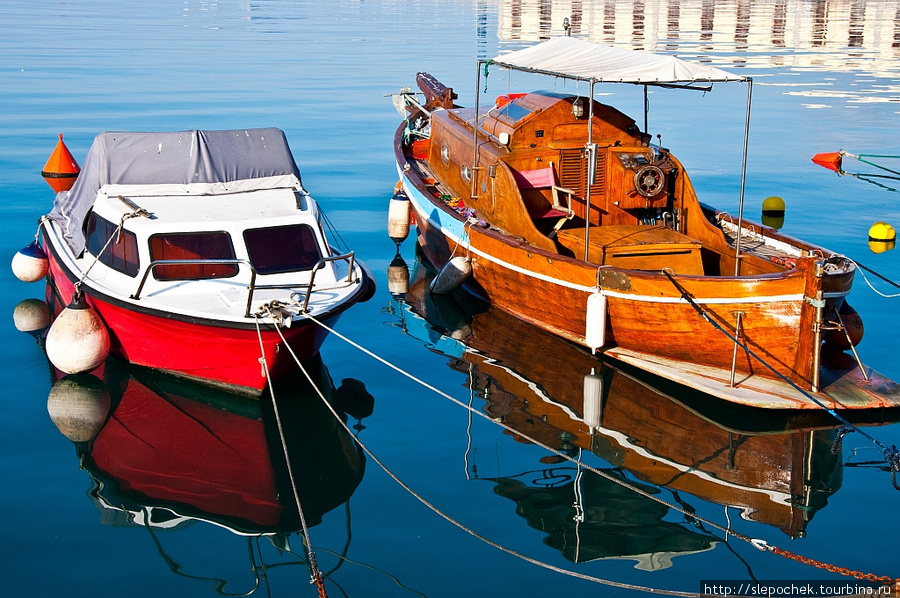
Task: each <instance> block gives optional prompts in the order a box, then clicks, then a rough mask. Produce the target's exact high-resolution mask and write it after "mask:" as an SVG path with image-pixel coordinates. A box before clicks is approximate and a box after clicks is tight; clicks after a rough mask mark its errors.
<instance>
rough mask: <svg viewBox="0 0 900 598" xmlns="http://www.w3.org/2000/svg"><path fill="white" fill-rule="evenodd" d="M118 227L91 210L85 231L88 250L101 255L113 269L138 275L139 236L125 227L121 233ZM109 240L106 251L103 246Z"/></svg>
mask: <svg viewBox="0 0 900 598" xmlns="http://www.w3.org/2000/svg"><path fill="white" fill-rule="evenodd" d="M118 228H119V227H118V225H116V224H113V223H112V222H110V221H109V220H106V219H105V218H101V217H100V216H97V215H96V214H94V213H93V212H91V215H90V217H89V218H88V223H87V230H86V231H85V237H86V238H87V243H86V246H87V250H88V252H89V253H91V254H92V255H95V256H99V258H100V262H101V263H103V264H106V265H107V266H109V267H110V268H112V269H113V270H116V271H118V272H122V273H123V274H127V275H128V276H137V273H138V270H139V265H140V264H139V261H138V248H137V238H136V237H135V236H134V233H133V232H131V231H127V230H124V229H123V230H122V231H121V234H120V233H119V232H118ZM110 238H112V240H111V241H110ZM107 241H109V246H107V247H106V250H105V251H104V249H103V247H104V246H106V243H107ZM100 252H103V253H102V254H101V253H100Z"/></svg>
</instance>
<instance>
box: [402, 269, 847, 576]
mask: <svg viewBox="0 0 900 598" xmlns="http://www.w3.org/2000/svg"><path fill="white" fill-rule="evenodd" d="M433 275H434V273H433V271H432V270H431V269H430V268H427V267H426V266H424V265H422V264H421V263H420V262H417V263H416V264H415V267H414V272H413V275H412V277H411V282H410V287H409V291H408V293H406V294H405V295H400V294H398V295H395V298H396V299H397V300H398V302H399V307H400V308H401V309H402V313H400V314H398V317H401V318H402V319H403V321H404V325H403V327H402V328H403V330H404V331H405V332H406V333H407V334H411V335H413V336H417V337H418V338H420V339H421V340H422V341H423V342H424V343H426V344H427V345H428V346H429V347H431V348H432V349H434V350H436V351H439V352H441V353H442V354H444V355H446V356H447V357H448V358H449V360H448V365H449V366H450V367H451V368H453V369H455V370H458V371H459V372H463V373H465V374H466V375H468V376H469V382H468V383H467V385H468V386H470V387H471V389H472V392H473V393H474V394H473V396H476V397H478V398H480V399H481V400H482V401H483V402H484V403H483V406H482V407H481V408H482V410H483V411H484V412H485V413H486V414H488V415H489V416H490V418H492V419H493V420H494V421H498V422H502V423H503V424H504V425H505V426H507V427H508V428H510V429H511V430H513V431H514V432H509V431H507V432H506V433H507V434H510V435H511V436H512V437H513V438H514V439H515V440H516V441H518V442H522V443H526V444H527V443H530V442H531V440H529V439H533V440H535V441H537V442H539V443H541V444H544V445H546V446H549V447H550V448H552V449H555V450H558V451H560V452H562V453H565V454H567V455H569V456H571V457H573V458H574V459H576V460H577V462H578V464H577V465H576V464H575V463H573V462H571V461H565V460H562V459H561V458H560V457H558V456H555V455H550V456H548V457H545V458H544V459H542V460H541V462H542V465H541V466H540V468H538V469H530V470H529V471H527V472H523V473H521V474H519V475H515V476H506V477H501V478H483V477H482V478H481V479H490V481H491V482H493V483H494V484H495V492H496V493H497V494H498V495H500V496H503V497H506V498H509V499H510V500H512V501H514V502H515V505H516V512H517V513H518V514H519V515H520V516H522V517H523V518H524V519H525V520H526V521H527V522H528V524H529V525H530V526H532V527H534V528H536V529H539V530H542V531H544V532H546V534H547V536H546V538H545V540H544V541H545V543H547V544H548V545H550V546H553V547H555V548H557V549H559V550H560V551H562V553H563V554H564V555H565V556H566V558H569V559H570V560H573V561H576V562H584V561H587V560H591V559H597V558H627V559H631V560H634V561H636V563H637V565H636V566H637V567H638V568H642V569H648V570H653V569H659V568H664V567H668V566H670V565H671V559H672V557H673V556H675V555H680V554H688V553H694V552H698V551H703V550H709V549H711V548H713V547H714V546H715V544H716V542H717V541H718V540H717V538H716V536H715V535H713V534H711V533H710V532H709V531H708V530H705V529H704V528H703V526H702V525H699V524H698V523H697V522H696V521H693V520H691V518H690V517H688V516H683V520H682V521H681V522H673V515H674V516H676V517H678V516H679V514H678V513H671V512H669V511H670V509H669V508H668V507H666V506H665V505H663V504H661V503H660V502H657V501H654V500H652V499H651V498H649V497H648V496H645V495H641V494H638V493H635V492H633V491H632V490H629V489H625V488H623V487H621V486H619V485H618V484H616V483H615V482H614V480H613V478H615V479H622V480H628V482H629V483H630V484H631V485H633V486H636V487H638V488H640V489H641V490H642V491H643V492H644V493H646V494H649V495H652V496H658V497H659V498H661V499H663V500H664V501H665V502H666V503H668V504H673V505H674V504H677V505H678V506H679V507H680V508H682V509H684V510H685V511H686V512H687V513H691V512H693V510H694V509H695V508H697V509H699V508H700V507H701V505H700V503H699V501H697V500H695V499H700V500H702V501H708V502H710V503H714V504H717V505H723V506H725V507H727V508H728V509H726V511H728V510H729V509H732V508H733V509H736V510H737V511H738V513H739V514H740V516H741V517H742V518H744V519H746V520H749V521H754V522H759V523H763V524H766V525H770V526H773V527H775V528H778V529H780V530H782V531H783V532H784V533H785V534H787V535H788V536H790V537H799V536H803V535H804V534H805V533H806V530H807V528H808V526H809V524H810V522H811V521H812V519H813V517H814V516H815V514H816V513H817V512H818V511H819V510H821V509H823V508H825V506H826V505H827V503H828V498H829V497H830V496H831V495H832V494H833V493H835V492H837V491H838V490H839V489H840V487H841V482H842V473H843V469H842V460H841V454H840V446H839V443H836V442H835V440H836V438H837V432H836V431H835V429H834V428H833V427H832V424H833V421H830V420H829V419H828V417H827V415H824V416H822V415H823V414H808V413H784V412H782V413H778V414H765V413H763V414H760V413H759V410H753V409H749V408H746V407H741V406H737V405H734V406H732V405H729V404H725V403H723V402H722V401H718V400H716V399H711V398H709V397H706V396H704V395H700V394H698V393H696V392H693V391H690V390H687V389H684V388H682V387H679V386H677V385H675V384H672V383H668V382H666V381H664V380H662V379H657V378H655V377H653V376H651V375H649V374H646V373H644V372H640V371H638V370H634V369H632V368H628V367H627V366H624V365H620V364H614V363H604V362H602V361H600V360H599V359H597V358H596V357H594V356H592V355H591V354H590V353H589V352H587V351H584V350H582V349H581V348H580V347H577V346H574V345H572V344H569V343H567V342H565V341H564V340H562V339H560V338H557V337H555V336H552V335H549V334H546V333H543V332H541V331H540V330H537V329H535V328H533V327H530V326H528V325H527V324H525V323H523V322H521V321H520V320H518V319H516V318H513V317H510V316H508V315H507V314H505V313H504V312H502V311H499V310H495V309H490V308H487V307H486V306H484V305H482V304H480V303H478V302H477V301H476V300H474V299H471V298H470V297H469V296H468V295H466V294H465V293H459V294H457V295H452V296H437V295H431V294H430V293H428V292H427V287H428V282H429V281H430V279H431V277H433ZM457 339H459V340H457ZM460 341H462V342H460ZM589 387H593V388H594V390H593V391H589V390H586V389H588V388H589ZM597 391H598V392H597ZM595 392H596V395H597V399H596V400H597V401H598V402H597V404H593V405H592V404H591V402H592V401H594V400H595V399H594V398H593V397H592V395H593V394H594V393H595ZM519 434H521V435H519ZM526 437H527V438H526ZM835 446H837V448H836V452H835V450H833V447H835ZM588 453H590V454H593V455H594V456H596V457H600V458H602V459H603V460H604V461H605V462H606V465H604V466H603V467H602V471H603V472H604V473H605V474H606V475H605V476H603V477H601V476H598V475H597V474H594V473H592V472H586V471H584V470H583V469H582V468H581V467H580V465H581V458H582V457H585V458H586V460H587V459H592V460H591V463H596V459H593V458H592V457H591V456H590V454H588ZM468 471H469V473H470V474H471V476H472V477H478V474H477V470H476V469H475V468H472V467H469V470H468ZM692 503H693V504H692Z"/></svg>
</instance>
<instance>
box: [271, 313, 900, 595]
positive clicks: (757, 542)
mask: <svg viewBox="0 0 900 598" xmlns="http://www.w3.org/2000/svg"><path fill="white" fill-rule="evenodd" d="M305 315H306V317H307V318H309V319H310V320H311V321H313V322H315V323H316V324H317V325H319V326H321V327H322V328H324V329H325V330H327V331H328V332H329V333H330V334H333V335H335V336H337V337H338V338H340V339H341V340H343V341H345V342H346V343H348V344H349V345H351V346H352V347H354V348H356V349H358V350H359V351H362V352H363V353H365V354H366V355H368V356H370V357H372V358H373V359H375V360H377V361H379V362H381V363H382V364H384V365H386V366H387V367H389V368H391V369H392V370H394V371H396V372H398V373H399V374H402V375H403V376H406V377H407V378H409V379H410V380H412V381H413V382H415V383H417V384H419V385H421V386H423V387H425V388H427V389H428V390H431V391H432V392H434V393H435V394H437V395H439V396H442V397H444V398H446V399H447V400H449V401H451V402H452V403H455V404H456V405H459V406H461V407H463V408H464V409H467V410H469V411H470V412H472V413H474V414H476V415H478V416H479V417H482V418H483V419H486V420H487V421H489V422H491V423H493V424H495V425H497V426H499V427H501V428H503V429H504V430H506V431H508V432H510V433H511V434H514V435H516V436H519V437H521V438H524V439H525V440H527V441H529V442H531V443H532V444H534V445H535V446H538V447H541V448H543V449H545V450H547V451H549V452H551V453H553V454H555V455H557V456H558V457H561V458H563V459H566V460H568V461H570V462H572V463H576V464H577V462H576V461H575V459H573V458H572V457H571V456H569V455H567V454H565V453H563V452H561V451H558V450H556V449H554V448H552V447H550V446H548V445H546V444H544V443H543V442H541V441H540V440H537V439H535V438H532V437H530V436H528V435H527V434H524V433H522V432H520V431H518V430H515V429H513V428H511V427H509V426H507V425H506V424H504V423H503V422H498V421H495V420H494V419H492V418H491V417H489V416H488V415H487V414H485V413H483V412H482V411H479V410H475V409H474V407H469V406H468V405H466V404H465V403H463V402H462V401H460V400H458V399H456V398H455V397H453V396H451V395H449V394H447V393H445V392H443V391H441V390H439V389H437V388H435V387H434V386H432V385H431V384H429V383H427V382H425V381H424V380H421V379H419V378H417V377H415V376H414V375H412V374H410V373H408V372H406V371H404V370H403V369H401V368H400V367H398V366H396V365H394V364H392V363H390V362H389V361H387V360H386V359H384V358H383V357H381V356H379V355H376V354H375V353H373V352H372V351H370V350H368V349H366V348H365V347H363V346H361V345H359V344H358V343H356V342H355V341H353V340H351V339H349V338H348V337H346V336H345V335H343V334H341V333H339V332H338V331H336V330H334V329H333V328H331V327H329V326H327V325H326V324H325V323H324V322H321V321H319V320H317V319H316V318H315V317H313V316H312V315H310V314H305ZM276 329H278V328H277V327H276ZM279 334H281V332H280V329H279ZM282 338H284V337H283V336H282ZM288 348H289V349H290V347H289V346H288ZM291 355H294V353H293V351H291ZM294 359H295V361H297V362H298V365H299V361H298V360H297V358H296V355H294ZM301 368H302V366H301ZM307 378H309V375H308V374H307ZM310 381H311V380H310ZM314 386H315V385H314ZM320 396H321V397H322V399H323V400H324V396H323V395H321V393H320ZM326 404H327V401H326ZM328 408H329V410H331V411H332V414H334V415H335V417H337V413H336V412H335V411H334V409H333V408H332V407H331V405H328ZM337 419H338V421H340V422H341V423H342V425H343V426H344V428H345V429H346V428H347V425H346V423H344V422H343V420H342V419H341V418H340V417H337ZM354 439H355V440H356V442H357V443H358V444H359V445H360V447H361V448H362V449H363V450H364V451H365V452H366V454H368V455H369V456H370V457H371V458H372V460H373V461H375V463H377V464H378V466H379V467H381V468H382V469H383V470H384V471H385V473H387V474H388V475H389V476H390V477H391V478H392V479H394V480H395V481H396V482H397V483H398V484H399V485H400V486H401V487H403V488H404V489H405V490H406V491H407V492H409V493H410V494H411V495H412V496H413V497H415V498H416V499H417V500H419V502H421V503H422V504H424V505H425V506H427V507H428V508H430V509H431V510H433V511H434V512H435V513H436V514H437V515H439V516H440V517H442V518H444V519H445V520H447V521H448V522H450V523H451V524H453V525H455V526H457V527H458V528H460V529H461V530H463V531H465V532H466V533H468V534H470V535H472V536H473V537H475V538H477V539H479V540H481V541H482V542H485V543H486V544H488V545H490V546H492V547H494V548H497V549H498V550H501V551H502V552H505V553H507V554H510V555H512V556H515V557H517V558H519V559H522V560H524V561H526V562H529V563H532V564H534V565H537V566H539V567H543V568H545V569H549V570H551V571H555V572H557V573H561V574H563V575H569V576H571V577H577V578H580V579H584V580H587V581H592V582H594V583H600V584H603V585H608V586H613V587H618V588H623V589H631V590H637V591H643V592H649V593H654V594H665V595H670V596H703V594H700V593H691V592H679V591H676V590H663V589H657V588H649V587H642V586H635V585H633V584H625V583H621V582H616V581H612V580H608V579H601V578H598V577H593V576H589V575H585V574H582V573H578V572H575V571H571V570H569V569H563V568H560V567H557V566H555V565H551V564H549V563H544V562H542V561H539V560H537V559H534V558H532V557H529V556H527V555H524V554H522V553H519V552H517V551H514V550H512V549H510V548H507V547H504V546H502V545H500V544H497V543H496V542H494V541H492V540H490V539H488V538H486V537H484V536H482V535H481V534H478V533H477V532H475V531H474V530H470V529H469V528H467V527H466V526H465V525H463V524H462V523H460V522H458V521H456V520H455V519H453V518H452V517H450V516H449V515H447V514H446V513H443V512H442V511H440V510H438V509H437V508H436V507H434V506H433V505H432V504H431V503H429V502H428V501H427V500H425V498H423V497H421V496H420V495H419V494H417V493H416V492H415V491H414V490H413V489H412V488H410V487H409V486H408V485H406V484H405V483H404V482H403V481H401V480H400V479H399V478H397V477H396V476H395V475H394V474H393V473H392V472H391V471H390V470H389V469H388V468H387V467H386V466H385V465H384V464H383V463H382V462H381V461H380V460H379V459H378V458H377V457H375V455H374V454H373V453H372V452H371V451H370V450H369V449H368V447H366V446H365V445H364V444H363V443H362V442H361V441H360V440H359V439H358V438H356V437H355V436H354ZM581 467H584V468H585V469H586V470H588V471H590V472H592V473H594V474H596V475H599V476H600V477H603V478H604V479H606V480H609V481H612V482H614V483H616V484H618V485H619V486H622V487H624V488H627V489H628V490H630V491H632V492H635V493H637V494H639V495H641V496H643V497H645V498H648V499H650V500H652V501H654V502H657V503H659V504H661V505H663V506H665V507H667V508H669V509H672V510H673V511H676V512H678V513H680V514H682V515H684V516H686V517H689V518H691V519H694V520H696V521H699V522H701V523H704V524H706V525H709V526H710V527H713V528H715V529H717V530H719V531H721V532H723V533H724V534H725V536H726V538H727V536H729V535H731V536H734V537H735V538H738V539H740V540H743V541H745V542H747V543H749V544H750V545H752V546H753V547H754V548H756V549H757V550H762V551H769V552H773V553H775V554H780V555H782V556H791V555H792V553H787V551H784V550H781V549H779V548H778V547H776V546H772V545H769V544H768V543H767V542H766V541H765V540H761V539H758V538H751V537H750V536H747V535H745V534H742V533H740V532H738V531H735V530H734V529H732V528H731V527H730V524H729V526H728V527H724V526H722V525H720V524H718V523H716V522H714V521H710V520H708V519H705V518H703V517H701V516H699V515H697V514H696V513H694V512H688V511H687V510H686V509H683V508H681V507H678V506H675V505H673V504H670V503H668V502H666V501H665V500H663V499H661V498H658V497H656V496H654V495H652V494H650V493H649V492H647V491H645V490H642V489H641V488H638V487H636V486H634V485H633V484H630V483H629V482H628V481H626V480H623V479H619V478H617V477H615V476H611V475H610V474H608V473H607V472H605V471H603V470H601V469H598V468H596V467H593V466H591V465H588V464H585V463H582V464H581ZM793 557H796V558H795V560H797V561H798V562H801V563H804V564H811V565H813V566H817V567H818V566H821V567H822V568H829V567H830V568H831V569H829V570H834V571H837V572H840V573H843V571H847V573H843V574H845V575H852V576H853V577H856V578H857V579H866V580H868V581H873V582H881V583H884V584H890V583H895V582H896V583H900V579H894V578H891V577H889V576H886V575H883V576H877V575H875V574H872V573H861V572H859V571H851V570H849V569H842V568H837V567H835V566H833V565H827V564H824V563H821V562H819V561H816V560H813V559H808V558H807V557H799V556H798V555H793ZM793 557H792V558H793Z"/></svg>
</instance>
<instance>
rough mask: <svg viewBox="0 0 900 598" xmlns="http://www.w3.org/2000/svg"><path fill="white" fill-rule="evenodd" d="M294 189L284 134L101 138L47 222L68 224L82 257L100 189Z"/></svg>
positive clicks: (295, 175)
mask: <svg viewBox="0 0 900 598" xmlns="http://www.w3.org/2000/svg"><path fill="white" fill-rule="evenodd" d="M294 184H296V185H299V184H300V170H299V169H298V168H297V164H296V163H295V162H294V157H293V155H292V154H291V150H290V147H289V146H288V143H287V139H286V138H285V135H284V132H283V131H281V130H280V129H276V128H267V129H238V130H231V131H197V130H194V131H180V132H163V133H101V134H100V135H98V136H97V137H96V138H95V139H94V143H93V144H92V145H91V148H90V150H89V151H88V154H87V158H85V161H84V167H83V168H82V170H81V173H80V174H79V175H78V178H77V179H76V181H75V184H74V185H73V186H72V189H71V190H70V191H63V192H61V193H58V194H57V196H56V200H55V201H54V203H53V210H52V211H51V212H50V215H49V216H50V218H51V219H52V220H55V221H57V222H60V223H61V224H62V225H63V227H64V230H65V237H66V242H67V243H68V245H69V247H70V248H71V249H72V251H73V252H74V253H75V255H79V254H80V253H81V252H82V250H83V249H84V231H83V229H82V223H83V221H84V218H85V217H86V216H87V214H88V213H89V212H90V210H91V206H92V205H93V204H94V200H95V199H96V198H97V194H98V192H100V190H101V189H103V190H105V192H106V193H107V194H108V195H117V194H121V195H131V196H135V195H144V196H146V195H214V194H216V193H223V192H231V193H233V192H238V191H252V190H258V189H271V188H281V187H286V186H290V185H294Z"/></svg>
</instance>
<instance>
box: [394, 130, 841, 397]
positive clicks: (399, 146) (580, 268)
mask: <svg viewBox="0 0 900 598" xmlns="http://www.w3.org/2000/svg"><path fill="white" fill-rule="evenodd" d="M395 151H396V157H397V164H398V172H399V173H400V176H401V181H402V183H403V189H404V191H405V193H406V195H407V196H408V197H409V199H410V201H411V204H412V210H413V213H414V216H415V225H416V232H417V240H418V243H419V245H420V246H421V247H422V250H423V252H424V254H425V256H426V257H427V258H428V260H429V261H430V262H431V263H432V264H434V265H435V266H436V267H437V268H441V267H443V266H444V265H445V264H446V263H447V262H448V261H449V259H450V258H451V257H453V256H460V255H462V256H468V257H469V258H470V259H471V263H472V275H471V278H470V279H469V280H468V281H467V282H466V286H467V288H469V289H470V290H471V291H472V292H474V293H476V294H477V295H479V296H481V297H482V298H484V299H485V300H487V301H489V302H490V303H491V304H492V305H494V306H496V307H498V308H500V309H503V310H504V311H507V312H508V313H510V314H513V315H515V316H516V317H518V318H520V319H522V320H524V321H526V322H528V323H530V324H533V325H535V326H537V327H539V328H542V329H544V330H546V331H549V332H552V333H554V334H556V335H559V336H561V337H563V338H565V339H567V340H570V341H573V342H576V343H579V344H581V345H585V346H586V338H585V337H586V321H587V310H586V306H587V301H588V297H589V296H590V295H592V294H594V293H596V292H597V291H598V290H599V289H602V293H603V295H605V296H606V299H607V305H608V315H607V323H606V343H605V345H604V349H605V348H611V347H616V348H620V349H624V350H629V351H635V352H640V353H643V354H647V355H652V356H661V357H665V358H667V359H671V360H676V361H680V362H684V363H685V364H697V365H701V366H704V367H711V368H717V369H725V370H728V371H731V370H732V368H734V370H735V371H736V373H737V375H738V377H739V378H741V377H744V378H745V377H746V376H747V375H753V376H762V377H766V378H779V377H782V376H783V377H786V378H788V379H790V380H791V381H792V382H794V383H796V384H798V385H799V386H801V387H802V388H804V389H806V390H809V389H810V388H812V387H813V386H814V385H815V382H816V379H815V375H814V373H815V369H816V360H817V357H816V356H815V352H816V349H817V345H816V344H815V336H814V333H813V329H814V323H815V319H816V308H815V307H813V305H812V303H813V302H814V301H815V297H816V296H817V293H821V295H820V296H821V297H822V301H824V305H825V309H826V310H831V309H833V308H834V307H836V306H837V305H840V303H841V302H843V299H844V297H845V296H846V294H847V293H848V292H849V290H850V285H851V283H852V277H853V272H852V270H851V271H849V272H840V273H838V274H837V275H833V276H832V275H830V274H828V273H825V275H824V276H822V277H821V278H817V277H814V276H813V275H812V269H813V261H814V260H815V259H816V258H814V257H802V258H799V261H800V262H801V265H802V266H803V267H797V268H795V269H791V270H787V271H785V272H781V273H777V274H771V273H765V274H758V275H749V276H747V275H743V276H703V275H684V274H676V275H674V276H673V278H674V282H673V280H672V278H670V277H668V276H667V275H666V274H664V273H663V272H662V271H650V270H633V269H623V268H617V267H609V266H603V267H599V266H598V264H596V263H591V262H586V261H583V260H580V259H576V258H574V257H568V256H566V255H562V254H560V253H556V252H553V251H548V250H547V249H544V248H541V247H537V246H535V245H533V244H530V243H527V242H525V241H524V240H522V239H520V238H517V237H514V236H512V235H508V234H503V233H502V232H500V231H498V230H494V229H492V228H488V227H485V226H481V225H480V224H479V223H478V222H477V221H475V220H469V221H467V220H466V218H465V217H464V215H462V214H460V213H458V212H457V211H455V210H453V209H451V208H450V207H448V206H447V205H446V203H445V202H444V201H442V200H441V199H440V198H437V197H435V192H434V189H433V187H432V185H433V181H429V180H427V178H426V177H423V176H422V175H421V173H420V171H419V169H418V168H417V167H415V166H414V165H413V164H411V161H412V158H411V157H410V156H408V155H406V153H405V149H404V147H403V143H402V131H398V134H397V137H396V138H395ZM685 295H688V296H689V297H690V298H691V301H689V300H688V299H686V298H685ZM698 309H699V310H702V311H703V312H704V314H703V315H701V314H700V313H698ZM738 314H740V319H741V322H740V331H739V332H738V331H737V320H738ZM707 318H708V319H707ZM711 322H714V324H713V323H711ZM734 336H738V337H739V338H740V340H741V342H742V343H744V344H745V345H746V346H747V347H748V348H749V349H750V351H751V352H752V354H754V355H755V356H756V357H752V356H751V355H750V354H747V353H746V352H745V351H743V350H740V349H739V350H738V351H737V355H736V356H735V342H734V340H733V337H734ZM601 350H602V349H601ZM761 360H762V361H761ZM763 361H764V362H765V364H767V365H764V364H763Z"/></svg>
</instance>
